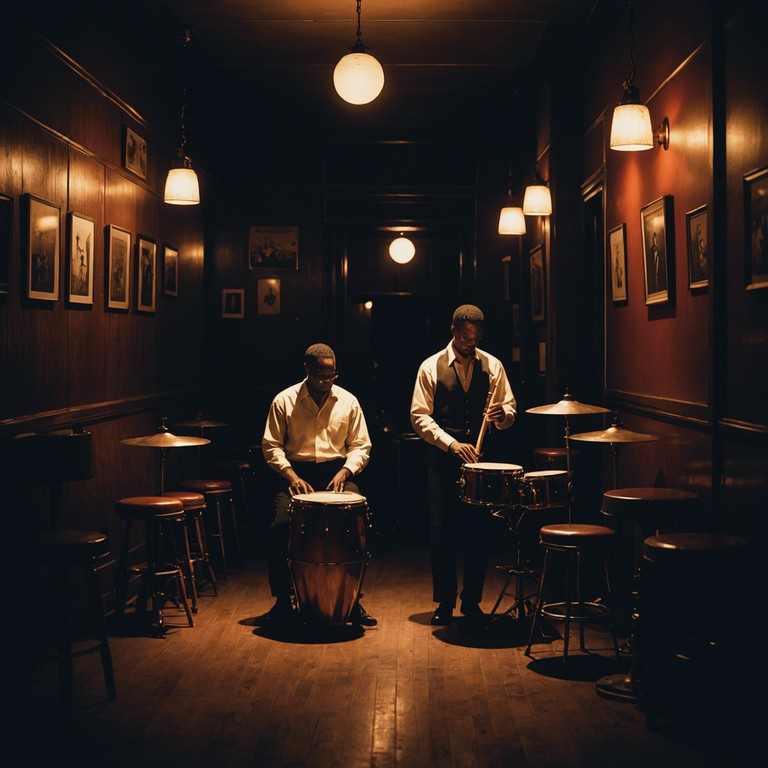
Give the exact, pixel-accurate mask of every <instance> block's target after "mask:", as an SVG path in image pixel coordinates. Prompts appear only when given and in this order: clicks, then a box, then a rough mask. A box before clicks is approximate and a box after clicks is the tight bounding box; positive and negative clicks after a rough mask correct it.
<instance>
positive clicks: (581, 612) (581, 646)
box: [576, 549, 586, 651]
mask: <svg viewBox="0 0 768 768" xmlns="http://www.w3.org/2000/svg"><path fill="white" fill-rule="evenodd" d="M581 568H582V558H581V550H580V549H579V550H576V601H577V602H576V605H577V606H578V611H579V616H582V617H583V616H584V615H585V614H584V603H583V600H582V598H581ZM579 649H580V650H582V651H585V650H586V647H585V644H584V622H583V621H580V622H579Z"/></svg>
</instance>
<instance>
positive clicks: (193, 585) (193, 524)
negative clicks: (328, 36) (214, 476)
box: [163, 491, 219, 613]
mask: <svg viewBox="0 0 768 768" xmlns="http://www.w3.org/2000/svg"><path fill="white" fill-rule="evenodd" d="M163 496H167V497H168V498H171V499H178V500H179V501H180V502H181V503H182V505H183V506H184V522H183V523H182V524H181V526H180V530H181V538H182V541H181V547H180V548H179V549H180V551H179V553H178V559H179V560H180V564H181V565H182V569H183V570H184V572H185V574H184V575H185V576H186V577H187V584H188V590H187V592H188V593H190V594H191V596H192V613H197V596H198V591H199V590H198V579H197V574H196V573H195V571H196V566H197V565H198V564H199V565H201V566H202V567H203V568H204V569H205V572H206V576H207V577H208V581H209V582H210V585H211V588H212V589H213V594H214V596H218V594H219V591H218V588H217V585H216V574H214V572H213V567H212V566H211V558H210V556H209V555H208V547H207V544H206V538H205V521H204V520H203V513H204V512H205V496H203V495H202V494H201V493H193V492H192V491H166V492H165V493H163ZM177 544H178V541H177Z"/></svg>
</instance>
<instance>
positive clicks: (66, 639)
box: [56, 566, 74, 709]
mask: <svg viewBox="0 0 768 768" xmlns="http://www.w3.org/2000/svg"><path fill="white" fill-rule="evenodd" d="M56 576H57V579H58V582H59V585H58V593H59V626H58V647H59V653H58V656H59V659H58V660H59V687H60V692H61V706H62V708H63V709H70V708H71V707H72V700H73V688H74V686H73V681H72V624H71V619H72V617H71V610H70V603H71V600H70V592H69V573H68V571H67V568H66V567H65V566H61V567H59V568H57V569H56Z"/></svg>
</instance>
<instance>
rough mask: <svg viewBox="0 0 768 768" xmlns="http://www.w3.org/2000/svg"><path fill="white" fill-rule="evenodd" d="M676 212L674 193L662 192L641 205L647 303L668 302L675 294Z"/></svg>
mask: <svg viewBox="0 0 768 768" xmlns="http://www.w3.org/2000/svg"><path fill="white" fill-rule="evenodd" d="M673 225H674V215H673V210H672V195H662V197H659V198H658V199H656V200H654V201H653V202H652V203H648V205H644V206H643V207H642V208H641V209H640V231H641V234H642V238H643V271H644V273H645V303H646V304H647V305H652V304H666V303H667V302H669V301H671V298H672V295H673V290H672V289H673V279H674V273H673V271H672V270H670V268H669V264H670V259H671V260H672V265H673V267H674V258H675V244H674V226H673Z"/></svg>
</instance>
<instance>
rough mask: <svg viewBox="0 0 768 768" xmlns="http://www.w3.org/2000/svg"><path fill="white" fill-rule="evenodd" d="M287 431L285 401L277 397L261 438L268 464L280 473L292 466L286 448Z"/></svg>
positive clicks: (262, 448) (270, 409) (271, 407)
mask: <svg viewBox="0 0 768 768" xmlns="http://www.w3.org/2000/svg"><path fill="white" fill-rule="evenodd" d="M287 431H288V425H287V422H286V414H285V402H284V401H283V400H282V399H278V398H276V399H275V400H274V401H273V402H272V405H271V406H270V407H269V413H268V414H267V424H266V426H265V427H264V436H263V437H262V438H261V450H262V452H263V454H264V459H265V460H266V462H267V465H268V466H269V467H270V468H271V469H274V470H275V472H278V473H279V474H282V473H283V472H284V471H285V470H286V469H288V468H289V467H290V466H291V462H290V461H288V459H287V458H286V456H285V448H284V446H285V440H286V434H287Z"/></svg>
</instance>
